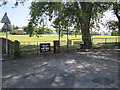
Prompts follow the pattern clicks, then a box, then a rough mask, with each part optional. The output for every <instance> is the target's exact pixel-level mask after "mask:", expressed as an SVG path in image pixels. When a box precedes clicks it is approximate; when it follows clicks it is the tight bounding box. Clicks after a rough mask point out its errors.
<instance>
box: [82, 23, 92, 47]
mask: <svg viewBox="0 0 120 90" xmlns="http://www.w3.org/2000/svg"><path fill="white" fill-rule="evenodd" d="M81 31H82V40H83V41H84V46H85V49H90V48H91V47H92V42H91V34H90V31H89V26H88V24H86V23H85V24H83V23H82V24H81Z"/></svg>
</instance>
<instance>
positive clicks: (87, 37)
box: [80, 2, 93, 49]
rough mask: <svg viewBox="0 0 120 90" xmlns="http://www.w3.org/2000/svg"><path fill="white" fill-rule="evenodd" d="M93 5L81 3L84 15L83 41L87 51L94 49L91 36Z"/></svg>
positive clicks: (82, 25) (82, 26) (82, 24)
mask: <svg viewBox="0 0 120 90" xmlns="http://www.w3.org/2000/svg"><path fill="white" fill-rule="evenodd" d="M92 8H93V5H92V4H91V3H90V2H89V3H85V2H81V9H82V13H83V18H82V21H80V24H81V31H82V40H83V41H84V46H85V49H90V48H91V47H92V42H91V34H90V30H89V29H90V20H91V15H92Z"/></svg>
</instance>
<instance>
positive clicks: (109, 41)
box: [20, 38, 120, 55]
mask: <svg viewBox="0 0 120 90" xmlns="http://www.w3.org/2000/svg"><path fill="white" fill-rule="evenodd" d="M68 41H69V42H68V43H69V44H68V46H67V40H65V39H61V40H60V48H61V52H65V51H69V52H70V51H72V52H73V51H74V50H76V49H79V48H80V45H79V44H75V45H74V41H82V39H70V40H68ZM118 42H120V41H119V39H118V38H92V47H93V48H94V47H102V46H103V47H106V48H111V46H112V48H114V46H115V45H117V44H118ZM41 43H50V53H53V52H54V46H53V45H54V43H53V41H50V42H48V41H24V42H21V43H20V52H21V54H22V55H29V54H32V55H38V54H40V44H41ZM109 46H110V47H109Z"/></svg>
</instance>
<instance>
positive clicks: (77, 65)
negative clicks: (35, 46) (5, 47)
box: [2, 50, 118, 88]
mask: <svg viewBox="0 0 120 90" xmlns="http://www.w3.org/2000/svg"><path fill="white" fill-rule="evenodd" d="M2 68H3V74H2V83H3V84H2V85H3V88H117V87H118V52H117V51H115V50H99V51H90V52H75V53H68V54H67V53H62V54H42V55H40V56H37V57H32V56H31V57H27V58H24V59H23V58H22V59H19V60H9V61H5V62H3V65H2Z"/></svg>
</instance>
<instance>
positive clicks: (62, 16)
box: [30, 2, 109, 48]
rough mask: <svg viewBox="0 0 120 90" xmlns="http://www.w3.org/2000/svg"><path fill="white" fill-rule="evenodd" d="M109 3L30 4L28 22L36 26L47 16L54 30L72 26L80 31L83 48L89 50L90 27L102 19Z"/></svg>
mask: <svg viewBox="0 0 120 90" xmlns="http://www.w3.org/2000/svg"><path fill="white" fill-rule="evenodd" d="M108 7H109V3H98V2H94V3H93V2H32V3H31V7H30V10H31V11H30V15H31V18H30V22H31V23H32V26H38V25H40V24H41V23H43V21H44V19H45V18H44V17H47V16H49V20H50V21H52V20H53V24H54V27H55V28H59V27H60V29H61V30H63V29H67V28H68V27H70V26H72V27H73V26H74V28H75V29H76V30H81V32H82V40H83V41H84V43H85V48H91V46H92V43H91V35H90V27H91V25H92V24H94V22H95V21H97V20H99V19H100V17H102V15H103V12H104V11H105V10H107V8H108Z"/></svg>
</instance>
